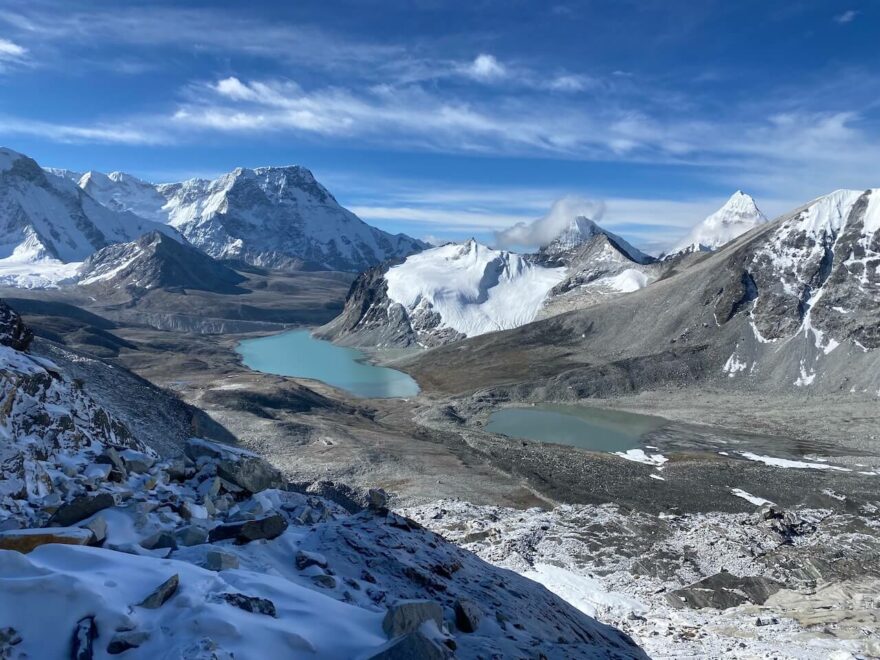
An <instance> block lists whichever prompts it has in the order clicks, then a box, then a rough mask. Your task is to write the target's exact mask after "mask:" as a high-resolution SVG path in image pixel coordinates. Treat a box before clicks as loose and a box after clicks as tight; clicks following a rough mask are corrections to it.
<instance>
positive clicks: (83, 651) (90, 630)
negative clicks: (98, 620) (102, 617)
mask: <svg viewBox="0 0 880 660" xmlns="http://www.w3.org/2000/svg"><path fill="white" fill-rule="evenodd" d="M97 636H98V626H97V625H96V624H95V617H93V616H87V617H85V618H84V619H80V620H79V622H78V623H77V624H76V629H75V630H74V631H73V640H72V641H71V645H70V658H71V660H92V658H93V657H94V643H95V638H96V637H97Z"/></svg>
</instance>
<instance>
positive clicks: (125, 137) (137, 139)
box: [0, 116, 167, 144]
mask: <svg viewBox="0 0 880 660" xmlns="http://www.w3.org/2000/svg"><path fill="white" fill-rule="evenodd" d="M2 135H31V136H36V137H41V138H46V139H49V140H53V141H55V142H90V143H94V142H97V143H118V144H161V143H164V142H167V136H165V135H163V134H162V133H161V132H159V131H151V130H149V129H143V128H137V127H134V126H129V125H125V124H119V125H113V124H96V125H92V126H76V125H67V124H53V123H50V122H42V121H32V120H26V119H19V118H16V117H3V116H0V136H2Z"/></svg>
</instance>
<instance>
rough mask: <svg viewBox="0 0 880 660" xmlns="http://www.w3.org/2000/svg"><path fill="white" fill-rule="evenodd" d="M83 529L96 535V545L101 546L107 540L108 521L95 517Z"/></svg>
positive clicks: (94, 542) (94, 541) (93, 540)
mask: <svg viewBox="0 0 880 660" xmlns="http://www.w3.org/2000/svg"><path fill="white" fill-rule="evenodd" d="M81 527H82V528H83V529H87V530H89V531H90V532H91V533H92V534H93V535H94V537H95V538H94V539H92V543H93V544H94V545H101V544H102V543H103V542H104V541H105V540H106V539H107V521H106V520H104V518H103V517H101V516H95V517H94V518H92V519H91V520H90V521H89V522H87V523H86V524H85V525H82V526H81Z"/></svg>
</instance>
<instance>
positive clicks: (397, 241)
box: [80, 166, 427, 271]
mask: <svg viewBox="0 0 880 660" xmlns="http://www.w3.org/2000/svg"><path fill="white" fill-rule="evenodd" d="M80 185H81V186H82V187H84V188H85V189H86V190H88V191H89V193H90V194H92V195H94V196H95V198H96V199H98V200H100V201H101V202H102V203H103V204H105V205H107V206H109V207H111V208H117V209H120V210H126V211H131V212H133V213H137V214H138V215H140V216H141V217H143V218H146V219H149V220H154V221H158V222H166V223H168V224H170V225H171V226H173V227H175V228H177V229H178V230H180V232H181V233H182V234H183V235H184V236H185V237H186V238H187V239H188V240H189V241H190V242H191V243H192V244H193V245H195V246H196V247H198V248H200V249H202V250H204V251H205V252H206V253H207V254H209V255H211V256H212V257H215V258H217V259H233V260H240V261H244V262H246V263H249V264H252V265H255V266H262V267H266V268H277V269H302V268H306V269H327V270H346V271H361V270H365V269H367V268H370V267H371V266H375V265H376V264H378V263H381V262H382V261H385V260H387V259H396V258H401V257H406V256H408V255H410V254H412V253H414V252H418V251H419V250H421V249H423V248H425V247H427V246H426V244H425V243H423V242H421V241H418V240H416V239H414V238H410V237H409V236H406V235H404V234H397V235H392V234H388V233H386V232H384V231H381V230H380V229H377V228H375V227H371V226H370V225H368V224H366V223H365V222H363V221H362V220H361V219H360V218H358V217H357V216H356V215H354V214H353V213H351V212H350V211H348V210H347V209H345V208H343V207H342V206H340V205H339V203H338V202H337V201H336V200H335V199H334V198H333V196H332V195H331V194H330V193H329V192H328V191H327V189H326V188H324V186H322V185H321V184H320V183H318V181H317V180H315V177H314V176H313V175H312V173H311V172H310V171H309V170H307V169H305V168H304V167H297V166H291V167H263V168H257V169H246V168H238V169H236V170H234V171H232V172H230V173H228V174H225V175H223V176H221V177H219V178H217V179H213V180H207V179H191V180H189V181H184V182H182V183H168V184H160V185H156V186H153V185H151V184H148V183H145V182H143V181H140V180H139V179H136V178H135V177H132V176H130V175H127V174H123V173H119V172H115V173H113V174H110V175H107V176H105V175H102V174H99V173H93V172H90V173H88V174H86V175H85V176H84V177H83V178H82V179H81V180H80Z"/></svg>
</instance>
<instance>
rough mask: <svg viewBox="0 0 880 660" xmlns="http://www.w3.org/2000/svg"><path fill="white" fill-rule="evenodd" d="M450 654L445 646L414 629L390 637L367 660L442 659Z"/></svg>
mask: <svg viewBox="0 0 880 660" xmlns="http://www.w3.org/2000/svg"><path fill="white" fill-rule="evenodd" d="M451 655H452V654H451V653H450V652H449V651H447V650H446V649H445V648H443V647H442V646H440V645H439V644H437V643H436V642H434V641H433V640H431V639H429V638H428V637H426V636H425V635H423V634H422V633H420V632H419V631H417V630H416V631H414V632H411V633H408V634H406V635H402V636H400V637H397V638H395V639H392V640H391V641H390V642H388V643H387V644H385V646H383V647H381V648H380V649H379V650H378V651H376V652H375V653H373V655H371V656H369V658H368V660H413V658H419V660H444V659H445V658H449V657H451Z"/></svg>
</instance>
